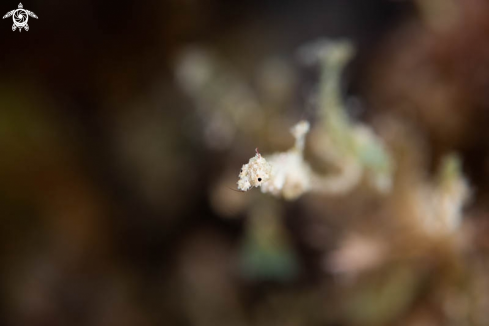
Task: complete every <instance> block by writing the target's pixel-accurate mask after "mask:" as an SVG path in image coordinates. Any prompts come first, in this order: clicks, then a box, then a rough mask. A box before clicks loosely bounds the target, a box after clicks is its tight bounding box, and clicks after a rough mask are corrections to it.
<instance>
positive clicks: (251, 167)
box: [238, 121, 311, 199]
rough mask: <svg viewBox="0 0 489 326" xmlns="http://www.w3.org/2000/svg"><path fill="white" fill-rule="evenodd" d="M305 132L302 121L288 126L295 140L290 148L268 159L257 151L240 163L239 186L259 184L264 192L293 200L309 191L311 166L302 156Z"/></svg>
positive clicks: (307, 124)
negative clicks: (243, 162)
mask: <svg viewBox="0 0 489 326" xmlns="http://www.w3.org/2000/svg"><path fill="white" fill-rule="evenodd" d="M308 131H309V123H308V122H306V121H301V122H299V123H298V124H297V125H295V126H294V127H293V128H292V129H291V132H292V134H293V135H294V137H295V139H296V143H295V146H294V147H293V148H291V149H290V150H289V151H287V152H284V153H278V154H274V155H271V156H269V157H268V158H267V159H265V158H264V157H262V156H261V155H260V154H259V153H258V152H257V153H256V155H255V156H254V157H252V158H251V159H250V161H249V162H248V164H245V165H243V167H242V169H241V172H240V174H239V181H238V189H239V190H241V191H248V190H249V189H250V188H251V187H261V191H262V192H264V193H267V192H268V193H271V194H272V195H274V196H283V197H284V198H286V199H295V198H297V197H299V196H300V195H302V194H303V193H305V192H306V191H308V190H309V189H310V181H311V169H310V168H309V165H308V164H307V163H306V162H304V158H303V148H304V139H305V136H306V134H307V132H308ZM258 179H261V180H258Z"/></svg>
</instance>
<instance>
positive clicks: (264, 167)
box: [238, 151, 272, 191]
mask: <svg viewBox="0 0 489 326" xmlns="http://www.w3.org/2000/svg"><path fill="white" fill-rule="evenodd" d="M271 170H272V166H271V165H270V163H268V162H267V160H266V159H265V158H263V157H262V156H261V154H260V153H258V151H257V152H256V155H255V156H254V157H252V158H250V161H249V162H248V164H244V165H243V167H242V168H241V172H240V173H239V181H238V189H239V190H241V191H248V190H249V189H250V188H251V187H260V186H261V185H262V184H263V183H265V182H267V181H268V180H269V179H270V174H271Z"/></svg>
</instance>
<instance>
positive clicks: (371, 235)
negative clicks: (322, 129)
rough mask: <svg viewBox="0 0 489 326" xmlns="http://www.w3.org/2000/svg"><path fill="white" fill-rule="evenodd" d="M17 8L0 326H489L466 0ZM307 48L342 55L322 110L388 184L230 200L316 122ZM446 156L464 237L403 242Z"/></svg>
mask: <svg viewBox="0 0 489 326" xmlns="http://www.w3.org/2000/svg"><path fill="white" fill-rule="evenodd" d="M22 4H23V5H24V8H25V9H28V10H30V11H33V12H34V13H35V14H36V15H37V16H38V17H39V18H38V19H34V18H30V19H29V26H30V29H29V31H28V32H26V31H22V32H18V31H15V32H13V31H12V29H11V27H12V21H11V18H6V19H4V20H2V21H1V26H0V27H1V29H0V49H1V53H0V325H96V326H102V325H103V326H105V325H114V326H115V325H117V326H125V325H127V326H129V325H141V326H144V325H202V326H207V325H208V326H219V325H223V326H224V325H225V326H233V325H236V326H245V325H267V326H271V325H280V326H296V325H297V326H299V325H311V326H312V325H422V326H424V325H426V326H431V325H489V316H488V315H487V311H488V309H489V280H488V279H487V277H486V276H487V275H488V274H487V273H488V272H489V256H488V254H489V241H488V240H487V239H488V237H487V235H488V234H489V223H488V222H489V220H488V218H489V216H488V214H487V212H488V211H487V206H488V204H489V198H488V194H489V193H488V190H489V187H488V186H489V160H488V159H489V156H488V154H489V147H488V145H487V141H486V139H487V137H488V136H489V131H488V128H487V126H488V123H489V92H488V90H489V4H487V3H486V1H484V0H426V1H422V0H419V1H408V0H405V1H402V0H392V1H389V0H350V1H345V0H322V1H320V0H303V1H293V0H251V1H241V2H237V1H226V0H164V1H132V0H121V1H105V2H100V1H91V0H81V1H72V2H61V1H56V0H44V1H35V0H33V1H25V2H22ZM17 6H18V3H17V2H12V1H11V2H9V1H3V2H2V3H1V5H0V7H1V9H2V10H1V11H2V15H4V14H5V13H7V12H8V11H10V10H13V9H16V8H17ZM320 38H328V39H338V38H341V39H348V40H350V41H351V42H352V43H353V44H354V45H355V47H356V49H357V51H356V56H355V58H354V59H353V61H352V62H351V63H350V64H349V65H348V67H347V68H346V70H345V72H344V74H343V75H342V79H341V85H342V87H341V95H342V97H343V98H344V99H345V103H346V105H345V107H346V108H347V111H348V114H349V116H350V117H352V119H353V120H355V121H361V122H364V123H366V124H368V125H370V126H372V128H373V129H374V130H375V131H376V132H378V133H379V135H380V136H381V137H385V139H386V141H387V143H389V144H390V146H391V147H392V149H393V152H394V153H395V154H394V157H395V159H396V160H397V161H396V162H397V163H396V165H397V167H398V170H397V171H398V172H397V173H396V178H397V179H396V180H400V181H398V183H399V184H401V186H397V187H394V188H393V190H392V193H391V194H389V195H387V196H380V195H378V194H374V193H373V192H372V191H371V190H369V189H368V188H366V187H363V186H359V187H358V189H355V190H353V191H352V192H349V193H347V194H343V195H341V196H330V197H328V196H321V195H317V194H305V195H304V196H302V197H301V198H299V199H298V200H295V201H285V200H283V199H277V198H273V197H271V196H269V195H268V194H262V193H261V192H260V191H259V189H254V190H251V191H249V192H246V193H240V192H236V191H233V189H236V181H237V180H238V174H239V170H240V168H241V166H242V164H244V163H247V162H248V160H249V158H250V157H252V156H253V155H254V150H255V148H256V147H258V148H259V149H260V152H262V153H272V152H275V151H284V150H287V149H288V148H290V147H291V146H292V144H293V137H292V136H291V135H290V134H289V129H290V127H292V126H293V125H294V124H295V123H297V122H298V121H299V120H301V119H306V120H308V121H311V123H312V124H313V125H314V121H316V119H317V108H316V106H317V105H316V104H317V101H315V96H314V94H315V92H316V91H317V85H318V81H319V74H320V68H319V67H317V66H307V65H304V64H301V60H299V58H298V49H299V48H300V47H301V46H303V45H304V44H308V43H310V42H313V41H315V40H317V39H320ZM393 121H395V122H393ZM396 135H397V136H396ZM396 137H397V138H396ZM453 151H455V152H457V153H458V154H459V157H460V159H461V162H462V166H463V174H464V175H465V176H466V179H467V181H468V183H469V184H470V186H471V193H472V195H471V199H470V201H469V202H468V205H466V206H465V208H464V211H463V213H461V214H463V222H462V224H461V225H460V226H459V227H458V228H457V229H456V230H455V231H453V232H451V233H450V234H449V235H446V234H443V235H438V234H436V235H433V234H425V233H422V232H417V231H413V229H416V227H413V226H412V224H413V221H412V219H411V218H410V216H411V215H410V214H411V211H412V210H413V209H415V208H416V205H417V204H416V203H417V202H416V200H417V199H416V200H415V199H413V196H416V195H417V191H418V190H417V189H418V184H422V183H424V182H428V181H427V180H431V178H432V176H434V175H435V172H436V169H437V166H438V165H439V163H440V160H441V158H442V157H443V156H444V155H445V154H447V153H449V152H453ZM309 152H311V151H309ZM307 153H308V152H307V151H306V157H307V155H309V154H307ZM310 155H311V156H313V154H310ZM312 161H314V159H312ZM313 165H314V164H313ZM315 168H317V169H319V170H321V169H324V170H327V168H325V167H323V166H318V164H317V165H316V166H315ZM440 205H441V204H440ZM435 233H436V232H435Z"/></svg>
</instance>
